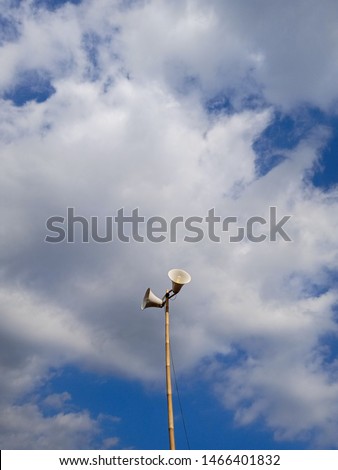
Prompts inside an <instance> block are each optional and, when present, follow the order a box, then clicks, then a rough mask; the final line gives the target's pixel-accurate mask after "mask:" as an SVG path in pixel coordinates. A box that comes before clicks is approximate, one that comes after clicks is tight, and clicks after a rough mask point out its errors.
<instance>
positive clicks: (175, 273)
mask: <svg viewBox="0 0 338 470" xmlns="http://www.w3.org/2000/svg"><path fill="white" fill-rule="evenodd" d="M168 276H169V279H170V280H171V282H172V290H173V292H174V294H178V292H179V291H180V290H181V289H182V287H183V286H184V284H188V282H190V281H191V276H190V274H189V273H187V272H186V271H183V269H171V270H170V271H169V272H168Z"/></svg>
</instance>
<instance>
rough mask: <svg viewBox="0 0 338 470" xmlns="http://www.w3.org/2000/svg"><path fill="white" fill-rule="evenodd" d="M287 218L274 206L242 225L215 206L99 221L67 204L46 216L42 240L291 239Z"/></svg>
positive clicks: (131, 214) (120, 213)
mask: <svg viewBox="0 0 338 470" xmlns="http://www.w3.org/2000/svg"><path fill="white" fill-rule="evenodd" d="M290 218H291V215H284V216H283V217H281V218H278V217H277V207H275V206H272V207H269V216H268V217H267V218H264V217H261V216H258V215H253V216H251V217H249V218H248V219H247V220H246V222H245V223H242V224H241V226H239V219H238V217H236V216H230V217H225V218H221V217H220V216H218V215H216V213H215V209H214V208H212V209H209V210H208V213H207V215H206V216H205V217H200V216H196V215H194V216H190V217H183V216H176V217H173V218H171V219H170V220H167V219H166V218H164V217H161V216H159V215H155V216H152V217H148V218H146V217H144V216H142V215H140V213H139V209H138V208H136V209H133V210H132V211H130V212H129V214H128V215H126V214H125V210H124V209H123V208H120V209H119V210H118V211H117V212H116V215H115V216H106V217H104V220H103V221H102V220H101V221H100V220H99V217H98V216H91V217H84V216H81V215H76V214H75V209H74V207H68V208H67V214H66V217H63V216H57V215H54V216H51V217H49V218H48V219H47V221H46V228H47V230H48V234H47V235H46V237H45V241H46V242H48V243H61V242H67V243H74V242H75V241H80V242H83V243H89V242H90V241H94V242H97V243H108V242H112V241H114V240H118V241H120V242H123V243H128V242H131V241H134V242H139V243H142V242H145V241H150V242H153V243H161V242H164V241H169V242H178V241H184V242H186V243H197V242H200V241H202V240H203V239H208V240H209V241H211V242H215V243H219V242H221V241H223V240H224V237H227V241H229V242H230V243H238V242H241V241H243V240H247V241H250V242H252V243H262V242H265V241H270V242H276V241H278V240H284V241H286V242H291V241H292V240H291V237H290V236H289V234H288V233H287V231H286V229H285V225H286V223H287V222H288V221H289V219H290ZM100 222H101V226H100V227H99V225H100ZM102 222H104V223H103V224H102Z"/></svg>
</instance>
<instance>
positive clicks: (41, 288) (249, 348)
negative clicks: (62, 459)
mask: <svg viewBox="0 0 338 470" xmlns="http://www.w3.org/2000/svg"><path fill="white" fill-rule="evenodd" d="M293 4H294V2H293ZM257 5H258V6H257V9H256V10H255V11H254V10H253V9H252V7H251V6H248V4H247V3H243V2H236V3H231V2H215V3H214V4H213V5H212V6H210V3H209V2H202V1H200V2H146V3H140V4H139V6H138V5H136V7H133V8H130V9H124V10H123V9H120V8H118V3H117V2H106V1H102V2H100V8H97V2H84V4H83V5H82V6H79V7H77V8H75V7H73V6H70V5H68V6H67V7H65V8H62V9H60V10H57V12H54V13H51V12H45V11H41V12H40V13H34V14H33V13H32V11H31V10H30V9H29V8H28V7H25V8H24V7H22V8H21V9H19V10H18V13H17V15H18V16H19V18H20V19H21V21H22V31H21V33H22V35H21V36H20V38H19V39H18V40H17V41H16V42H14V43H9V44H7V45H5V46H4V48H3V49H2V52H3V55H2V56H1V58H0V67H1V69H2V70H5V71H6V72H5V73H4V74H3V75H2V78H1V82H0V86H2V87H3V88H4V89H5V88H7V87H8V86H10V85H11V84H13V83H15V81H16V77H17V73H18V72H19V71H22V70H25V69H27V68H30V69H31V68H38V69H41V68H43V69H45V70H46V71H47V72H48V73H50V74H51V79H52V82H53V86H54V87H55V89H56V93H55V94H54V95H53V96H52V97H51V98H50V99H49V100H48V101H46V102H44V103H41V104H37V103H34V102H31V103H28V104H26V105H25V106H24V107H22V108H19V109H18V108H16V107H14V106H11V105H10V104H9V103H8V102H3V105H2V107H1V131H0V135H1V142H2V144H1V146H2V151H1V155H2V157H1V158H2V173H1V182H0V192H1V198H2V200H3V201H5V204H4V207H3V212H2V221H1V234H2V236H1V261H2V268H1V271H0V273H1V280H2V283H3V287H2V288H1V291H0V297H1V302H0V305H1V307H0V309H1V317H0V322H1V331H2V332H3V335H4V342H3V343H1V344H2V345H3V353H4V354H2V356H1V357H2V361H3V362H2V368H3V373H4V374H5V375H4V377H6V379H7V380H5V381H4V382H3V385H2V388H3V393H2V394H1V396H2V404H3V407H4V410H6V415H5V416H7V418H6V419H5V418H3V422H2V426H1V428H2V433H3V441H2V442H3V445H2V447H4V448H15V447H21V448H29V447H30V446H32V445H33V444H34V443H35V444H34V445H37V446H42V447H41V448H48V447H54V448H56V447H57V448H62V446H74V448H75V447H78V446H79V447H82V446H86V445H90V442H91V439H92V437H93V434H92V433H91V431H90V429H94V430H98V428H99V424H98V422H97V421H95V420H94V419H93V418H91V417H90V416H89V415H88V413H87V412H85V411H83V412H79V413H62V412H60V413H59V414H56V415H55V416H53V417H51V418H47V417H45V416H43V413H42V411H41V409H39V407H38V405H31V404H24V405H21V406H17V405H15V400H17V399H19V398H20V397H24V396H25V395H26V394H27V393H28V392H32V391H33V390H34V389H35V387H37V386H38V385H41V384H42V383H44V382H45V381H46V380H48V369H49V367H51V366H53V367H57V366H62V365H64V364H69V363H75V364H81V366H84V367H86V368H89V369H92V370H100V371H105V372H107V373H119V374H125V375H126V376H131V377H136V378H138V379H139V380H142V379H143V380H156V379H157V378H158V377H159V376H160V374H162V362H161V358H160V357H158V351H162V349H163V348H162V344H161V341H162V340H161V335H160V334H159V331H161V329H162V327H163V325H162V320H163V319H162V315H161V314H160V313H159V312H152V311H145V312H142V313H141V312H140V311H139V303H140V300H141V298H142V296H143V292H144V290H145V289H146V288H147V287H148V285H151V287H152V289H153V290H154V291H155V292H156V293H157V294H158V295H161V294H162V292H163V291H164V289H165V288H166V287H168V280H167V279H166V269H169V268H170V267H174V266H176V265H177V266H182V267H183V268H186V269H187V270H188V271H190V272H191V274H192V278H193V282H192V283H191V285H189V286H188V287H186V288H185V289H184V290H183V291H182V293H181V294H180V297H179V301H178V302H177V303H173V315H172V317H173V319H172V333H173V343H174V346H175V350H176V354H175V357H180V358H181V359H180V361H179V363H178V364H177V368H178V369H179V370H182V371H191V370H192V369H193V368H194V367H196V366H197V365H198V364H199V361H201V360H202V359H203V358H204V357H206V356H208V357H210V358H212V357H213V356H214V355H215V354H217V353H220V354H224V355H228V354H230V357H231V353H233V352H234V351H236V348H240V349H243V350H244V351H245V353H246V356H247V359H246V360H243V362H239V363H238V365H234V366H233V367H232V368H228V369H227V368H225V367H223V366H221V365H218V367H220V370H218V372H217V374H218V375H217V380H218V381H219V388H218V393H219V394H220V396H221V397H222V400H224V402H225V404H226V406H228V407H230V408H233V409H234V410H236V412H235V417H236V420H237V421H238V422H239V423H242V424H245V423H250V422H252V421H254V420H255V419H258V418H260V417H263V418H264V420H265V422H266V424H267V425H268V426H269V427H271V428H272V429H273V430H275V432H276V435H277V437H279V438H283V439H285V438H287V439H289V438H295V437H297V438H298V437H299V436H304V435H306V433H308V432H311V430H312V428H314V427H315V428H316V429H318V430H319V431H318V434H317V436H316V439H317V444H318V445H322V446H325V445H329V446H331V445H332V446H334V445H335V444H334V442H333V436H334V435H336V431H337V426H338V417H337V416H336V414H335V413H334V412H333V405H334V402H335V400H336V397H337V393H338V391H337V378H336V375H335V371H334V367H335V365H334V364H327V365H325V366H324V363H323V352H322V350H321V349H320V347H319V346H320V341H321V339H322V337H323V336H324V335H325V334H327V333H329V332H331V333H333V334H336V325H335V323H334V305H335V304H336V303H337V292H336V291H335V290H334V289H330V288H329V287H330V286H327V287H328V292H326V293H324V294H322V295H318V294H317V293H314V285H317V286H320V287H323V286H324V285H325V283H326V282H327V277H325V276H326V274H325V270H326V269H327V268H330V269H332V270H335V269H337V261H338V256H337V254H338V253H337V249H338V246H337V242H336V237H335V234H336V233H337V221H336V220H335V218H334V217H333V216H332V214H333V213H335V212H336V211H337V207H336V206H337V195H336V193H335V191H334V190H332V191H329V192H327V193H325V194H323V193H322V192H321V191H319V190H315V189H313V188H312V187H311V186H310V185H308V184H307V183H306V181H305V180H304V176H306V175H307V174H308V172H309V171H311V168H312V166H313V165H314V163H315V162H316V161H317V159H318V157H319V155H320V153H321V150H322V146H323V145H324V144H325V142H326V141H327V138H328V134H327V130H325V129H322V128H318V129H317V130H316V131H314V132H313V133H312V134H311V135H309V136H308V137H307V138H306V139H304V140H303V141H302V142H300V144H299V145H298V146H297V147H296V148H294V149H292V150H289V151H287V152H285V155H286V156H287V159H286V160H285V161H284V162H283V163H282V164H280V165H279V166H277V167H276V168H274V169H273V170H272V171H271V172H270V173H268V174H267V175H265V176H264V177H261V178H257V175H256V174H255V153H254V151H253V148H252V145H253V142H254V141H255V139H256V138H257V136H259V134H260V133H261V132H262V131H263V130H264V129H265V127H266V126H267V125H268V124H269V122H270V121H271V119H272V115H273V109H272V105H277V106H284V105H285V106H286V107H289V108H292V107H294V106H296V105H297V104H298V103H299V102H302V101H304V100H305V101H309V100H310V101H311V104H313V105H318V106H322V107H328V104H329V103H332V102H333V101H334V100H335V98H336V88H335V86H334V84H333V80H332V81H331V80H330V86H328V87H326V86H324V85H323V86H322V85H321V83H322V81H321V77H320V76H319V75H320V74H321V73H326V74H327V76H329V77H330V76H331V73H333V70H332V68H333V67H334V66H333V65H332V66H331V65H330V60H329V58H330V57H331V59H332V56H334V54H335V52H334V47H333V46H336V41H335V39H334V37H333V31H332V29H330V30H329V31H327V30H325V32H323V36H322V37H321V42H320V43H319V44H318V46H317V49H315V50H314V54H315V57H317V56H320V59H321V62H320V67H317V69H316V70H317V75H316V76H314V78H313V80H312V76H310V74H309V70H311V67H312V65H313V64H312V57H313V56H312V55H311V54H310V52H309V46H308V38H309V35H310V34H312V32H310V31H308V28H309V27H310V26H311V25H312V24H313V21H314V16H313V15H314V14H315V12H314V11H313V10H311V8H307V9H306V12H307V15H305V17H304V15H300V14H295V13H292V12H291V10H290V9H289V7H288V6H289V4H287V6H285V7H284V6H283V8H285V10H284V9H283V18H285V22H284V20H283V24H285V25H287V24H290V30H291V32H292V34H290V33H289V30H288V29H287V28H286V27H285V29H283V28H282V27H278V28H277V26H276V25H277V24H279V23H278V21H280V14H281V11H282V10H281V8H282V7H281V6H280V5H274V7H271V6H270V7H269V8H268V9H267V8H266V3H265V2H258V4H257ZM263 5H264V15H263V14H262V8H263ZM283 5H284V4H283ZM332 5H333V3H332V2H329V1H328V0H327V1H326V2H324V3H321V4H320V5H319V4H318V3H316V4H312V6H313V9H315V11H316V12H319V13H320V15H319V13H318V15H319V16H318V17H323V16H324V11H325V6H327V7H329V6H332ZM296 6H297V11H300V10H301V11H303V10H304V11H305V7H304V3H303V2H301V1H298V2H296ZM331 13H332V8H331V9H329V8H328V9H327V13H325V15H327V18H328V19H329V22H330V24H332V23H331V21H333V18H334V14H332V15H331ZM333 13H334V12H333ZM258 20H259V21H258ZM263 20H264V21H263ZM290 21H291V23H290ZM323 21H324V20H323ZM116 26H119V28H120V32H119V33H117V31H116ZM271 31H274V33H273V34H272V32H271ZM296 31H297V34H296ZM88 32H91V33H92V32H95V33H97V34H98V35H99V36H100V38H101V39H102V42H101V43H100V44H99V45H98V48H99V53H98V61H99V70H100V74H99V77H98V78H97V80H92V76H91V75H90V74H88V70H90V68H91V67H92V64H91V63H90V60H89V58H88V55H87V54H86V51H85V49H84V46H83V41H82V39H83V35H84V33H88ZM295 36H296V37H297V47H296V48H295V49H292V47H291V43H292V39H293V38H295ZM311 37H313V36H311ZM284 47H287V48H288V49H287V50H288V51H290V52H289V53H288V54H286V53H285V49H284ZM324 49H328V50H329V51H331V52H330V54H329V58H328V59H326V56H325V54H323V53H322V51H323V50H324ZM296 57H298V58H299V60H300V62H299V63H298V62H297V63H296ZM326 60H327V61H326ZM325 61H326V62H325ZM324 62H325V63H324ZM293 63H294V66H293V67H291V65H292V64H293ZM284 69H285V70H286V69H287V70H288V73H289V74H291V75H288V74H286V73H285V74H282V73H281V70H282V71H283V72H284ZM189 77H195V78H196V80H197V82H198V83H199V84H200V88H198V87H196V88H194V87H192V88H189V86H188V85H189V84H188V83H187V81H186V79H187V78H189ZM255 80H256V81H255ZM314 81H316V86H315V87H314V94H313V96H312V97H311V93H310V90H311V89H313V84H314ZM299 83H301V84H302V85H303V86H300V85H299ZM304 84H306V85H304ZM184 87H186V89H185V91H186V93H183V89H184ZM260 89H262V90H263V93H264V95H265V98H266V100H267V104H266V105H265V106H264V107H261V109H258V110H257V109H255V110H245V109H244V110H243V109H242V105H243V101H242V102H241V103H242V104H241V106H240V107H239V108H238V110H237V112H235V113H233V114H232V115H229V116H221V115H220V116H213V117H211V116H209V115H208V113H207V112H206V111H205V110H204V108H203V107H202V105H201V102H202V101H203V99H204V98H206V97H211V96H212V95H213V94H216V93H217V92H220V91H224V90H232V93H233V96H234V97H237V98H236V99H239V100H242V99H244V98H245V97H247V94H248V93H249V92H250V93H251V92H254V91H257V90H260ZM67 206H70V207H75V208H76V213H77V214H78V215H82V216H91V215H97V216H99V217H104V216H108V215H116V211H117V209H119V208H120V207H124V208H125V210H126V212H127V213H128V211H131V210H132V209H133V208H135V207H139V208H140V213H141V214H142V215H144V216H152V215H161V216H163V217H166V218H168V219H169V218H171V217H173V216H177V215H185V216H191V215H197V216H206V215H207V210H208V209H210V208H212V207H214V208H215V209H216V213H217V214H219V215H220V216H221V217H222V218H224V217H226V216H232V215H235V216H239V217H240V219H241V222H243V221H245V220H246V219H247V218H248V217H250V216H252V215H259V216H265V217H267V216H268V213H269V206H276V207H278V214H280V216H282V215H285V214H292V219H291V220H290V222H289V223H288V229H290V234H291V235H292V238H293V240H294V241H293V242H292V243H285V242H283V241H282V240H280V241H279V242H276V243H273V242H271V243H269V242H266V243H260V244H253V243H248V242H243V243H239V244H229V243H226V242H223V243H219V244H217V243H211V242H208V241H207V240H204V241H203V242H201V243H198V244H187V243H186V244H184V243H176V244H175V243H171V244H170V243H167V242H165V243H159V244H151V243H144V244H137V243H131V244H123V243H119V242H117V241H115V242H113V243H112V244H108V245H106V246H102V245H98V244H93V243H91V244H88V245H85V244H82V245H81V244H79V243H76V244H74V245H72V244H68V245H67V244H65V243H64V244H60V245H52V244H49V245H48V244H46V243H45V242H44V241H43V240H44V237H45V235H46V228H45V221H46V219H47V218H48V217H50V216H52V215H61V216H65V214H66V208H67ZM187 344H188V345H189V346H188V348H187ZM290 364H291V366H290ZM214 366H215V364H214V363H213V367H214ZM276 370H278V374H276V372H275V371H276ZM224 383H226V386H224ZM227 390H228V391H227ZM276 390H278V391H279V393H278V394H276ZM302 391H304V393H302ZM65 393H66V395H61V396H58V397H54V398H53V396H52V397H49V400H52V402H53V403H54V404H57V403H59V404H60V405H61V404H62V400H63V399H67V397H68V395H67V393H68V392H66V391H65ZM233 397H236V400H233ZM247 401H249V402H250V405H249V406H246V405H245V403H246V402H247ZM295 410H297V411H295ZM30 422H35V423H36V426H35V429H36V431H35V433H34V435H33V436H31V437H29V434H28V429H29V428H30V427H31V426H29V423H30ZM13 429H14V431H15V433H16V434H17V438H16V440H15V439H14V438H13V440H12V438H9V436H10V435H12V434H11V433H12V431H13ZM56 429H58V430H59V431H60V432H59V435H60V440H57V441H55V440H54V438H53V437H52V436H54V434H55V433H54V431H55V430H56ZM67 429H69V430H68V431H67ZM72 429H73V431H76V433H77V431H79V434H78V435H79V440H74V439H75V438H73V437H71V436H70V433H72V431H71V430H72ZM76 433H73V434H74V435H75V434H76ZM73 434H72V435H73ZM42 436H45V437H44V439H43V438H42ZM117 439H118V438H116V437H113V438H111V439H110V440H108V441H107V442H106V445H107V446H108V447H109V446H114V445H117V444H118V440H117ZM64 448H66V447H64Z"/></svg>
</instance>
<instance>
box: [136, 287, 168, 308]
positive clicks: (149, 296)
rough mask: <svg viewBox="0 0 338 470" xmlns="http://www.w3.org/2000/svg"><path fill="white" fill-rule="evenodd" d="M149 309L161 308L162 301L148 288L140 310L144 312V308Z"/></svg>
mask: <svg viewBox="0 0 338 470" xmlns="http://www.w3.org/2000/svg"><path fill="white" fill-rule="evenodd" d="M149 307H158V308H161V307H163V302H162V299H160V298H159V297H157V296H156V295H155V294H154V293H153V292H152V291H151V289H150V287H149V288H148V289H147V290H146V293H145V294H144V297H143V302H142V305H141V309H142V310H144V309H145V308H149Z"/></svg>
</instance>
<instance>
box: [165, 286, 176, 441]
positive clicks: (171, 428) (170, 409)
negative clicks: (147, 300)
mask: <svg viewBox="0 0 338 470" xmlns="http://www.w3.org/2000/svg"><path fill="white" fill-rule="evenodd" d="M168 293H169V291H168V290H167V296H166V301H165V375H166V385H167V404H168V429H169V446H170V450H175V449H176V447H175V434H174V412H173V392H172V387H171V372H170V337H169V296H168Z"/></svg>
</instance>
